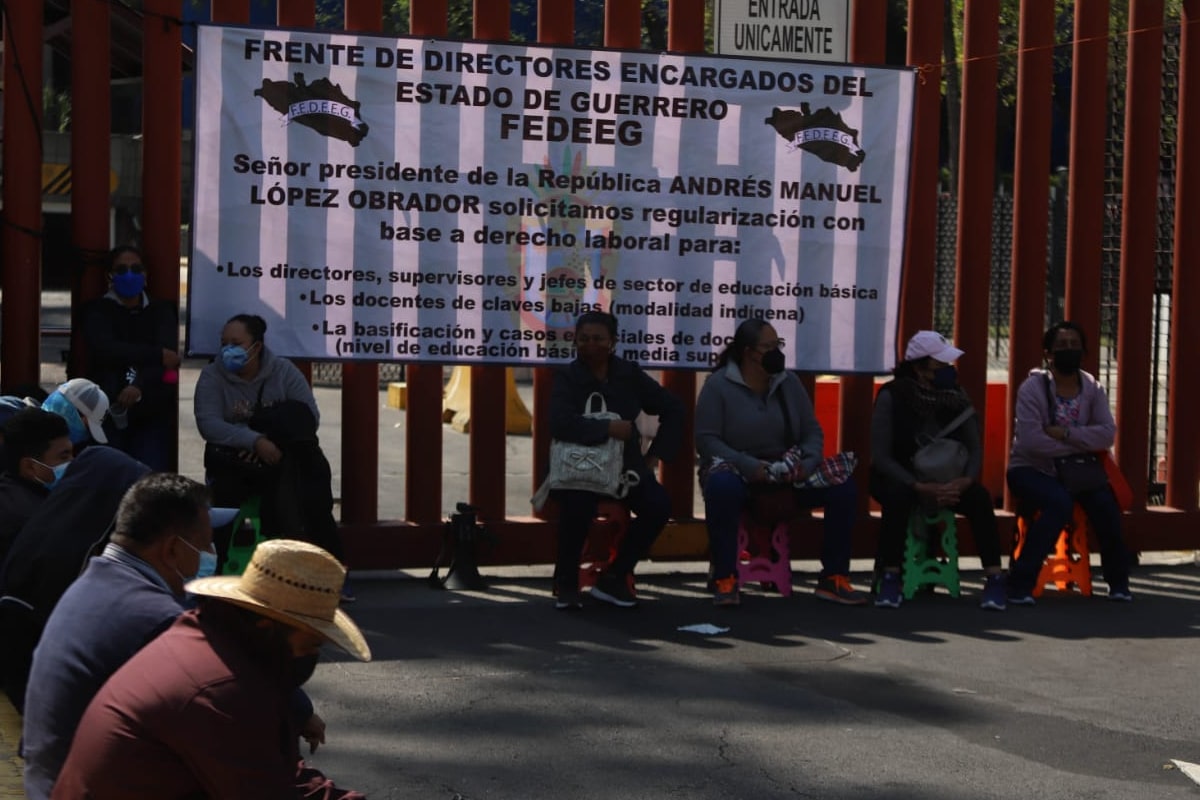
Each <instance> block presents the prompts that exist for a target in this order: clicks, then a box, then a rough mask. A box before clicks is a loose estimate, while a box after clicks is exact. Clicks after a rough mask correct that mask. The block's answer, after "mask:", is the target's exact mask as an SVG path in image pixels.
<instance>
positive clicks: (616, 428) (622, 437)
mask: <svg viewBox="0 0 1200 800" xmlns="http://www.w3.org/2000/svg"><path fill="white" fill-rule="evenodd" d="M636 431H637V428H635V427H633V423H632V422H630V421H629V420H627V419H614V420H612V421H611V422H609V423H608V436H609V438H610V439H617V440H619V441H622V442H627V441H629V440H630V439H632V438H633V434H634V433H635V432H636Z"/></svg>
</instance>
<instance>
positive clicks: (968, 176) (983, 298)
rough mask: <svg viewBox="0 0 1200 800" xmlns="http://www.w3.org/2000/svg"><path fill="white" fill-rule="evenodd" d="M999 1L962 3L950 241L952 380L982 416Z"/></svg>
mask: <svg viewBox="0 0 1200 800" xmlns="http://www.w3.org/2000/svg"><path fill="white" fill-rule="evenodd" d="M999 45H1000V2H999V0H970V2H968V3H967V4H966V11H965V13H964V20H963V59H964V63H963V70H962V74H963V82H962V85H963V93H962V94H963V97H962V111H961V114H960V119H961V122H960V129H959V130H960V135H959V146H958V187H957V188H958V239H957V244H956V253H955V260H956V262H957V270H956V278H955V281H954V341H955V343H956V344H957V345H958V346H959V347H960V348H962V349H963V350H965V351H966V353H967V357H966V358H965V359H963V360H962V362H960V364H959V367H958V371H959V374H958V380H959V383H960V384H962V386H963V388H964V389H966V390H967V394H969V395H970V396H971V399H972V400H974V402H975V407H976V408H977V409H978V410H979V413H980V414H986V409H985V408H984V405H985V404H986V403H987V391H986V389H987V356H986V353H987V342H988V319H989V314H988V289H989V287H990V286H991V274H992V198H993V196H994V195H995V181H996V75H997V73H998V71H999V70H998V68H997V63H996V61H997V55H998V50H999Z"/></svg>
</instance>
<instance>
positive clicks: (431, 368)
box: [404, 0, 448, 525]
mask: <svg viewBox="0 0 1200 800" xmlns="http://www.w3.org/2000/svg"><path fill="white" fill-rule="evenodd" d="M410 9H411V10H410V12H409V27H410V29H411V31H412V33H413V34H414V35H416V36H445V35H446V30H447V27H448V19H447V16H446V0H413V2H412V6H411V7H410ZM404 380H405V382H406V384H407V386H408V400H407V405H406V407H405V412H404V419H405V429H406V432H407V433H406V438H405V441H404V463H405V470H404V509H405V516H406V518H407V519H408V520H410V521H411V522H414V523H416V524H418V525H435V524H437V522H438V520H439V519H440V518H441V515H442V464H443V457H442V425H441V420H442V365H441V364H408V365H406V366H405V368H404Z"/></svg>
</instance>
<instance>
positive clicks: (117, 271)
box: [113, 264, 146, 275]
mask: <svg viewBox="0 0 1200 800" xmlns="http://www.w3.org/2000/svg"><path fill="white" fill-rule="evenodd" d="M145 271H146V268H145V267H143V266H142V265H141V264H117V265H116V266H114V267H113V274H114V275H124V274H125V273H126V272H132V273H134V274H135V275H141V274H142V273H143V272H145Z"/></svg>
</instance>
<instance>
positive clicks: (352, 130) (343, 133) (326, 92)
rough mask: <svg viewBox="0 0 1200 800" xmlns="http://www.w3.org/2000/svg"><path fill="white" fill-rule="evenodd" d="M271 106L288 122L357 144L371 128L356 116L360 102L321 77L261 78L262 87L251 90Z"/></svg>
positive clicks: (355, 145) (353, 144) (301, 75)
mask: <svg viewBox="0 0 1200 800" xmlns="http://www.w3.org/2000/svg"><path fill="white" fill-rule="evenodd" d="M254 96H255V97H261V98H262V99H263V100H265V101H266V102H267V105H269V106H270V107H271V108H273V109H275V110H276V111H278V112H279V113H280V114H283V115H284V116H285V117H286V118H287V121H288V122H289V123H291V122H298V123H300V124H301V125H304V126H305V127H308V128H312V129H313V130H314V131H316V132H317V133H320V134H321V135H323V136H329V137H332V138H334V139H341V140H342V141H343V142H348V143H349V144H350V146H351V147H358V144H359V142H361V141H362V140H363V139H365V138H366V136H367V131H369V130H370V127H369V126H368V125H367V123H365V122H363V119H362V117H361V116H359V113H358V112H359V109H360V107H361V104H360V103H359V102H358V101H357V100H351V99H350V98H349V97H347V96H346V94H345V93H344V92H343V91H342V87H341V86H340V85H338V84H335V83H330V81H329V79H328V78H321V79H320V80H317V81H314V82H312V83H307V82H306V81H305V80H304V75H303V74H302V73H299V72H297V73H296V80H295V81H272V80H267V79H266V78H264V79H263V82H262V88H259V89H255V90H254Z"/></svg>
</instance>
